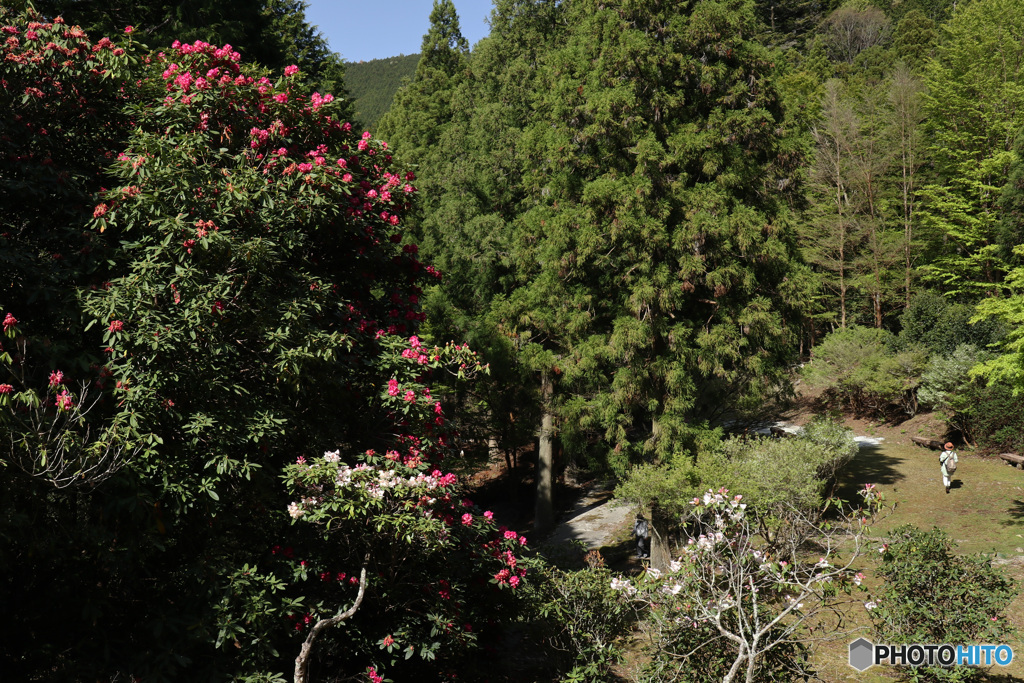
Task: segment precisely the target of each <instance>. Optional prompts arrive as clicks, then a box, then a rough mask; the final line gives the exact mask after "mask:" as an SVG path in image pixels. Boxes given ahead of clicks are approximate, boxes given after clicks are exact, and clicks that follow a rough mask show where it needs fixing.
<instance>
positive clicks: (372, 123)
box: [345, 54, 420, 130]
mask: <svg viewBox="0 0 1024 683" xmlns="http://www.w3.org/2000/svg"><path fill="white" fill-rule="evenodd" d="M419 61H420V56H419V54H412V55H400V56H398V57H387V58H385V59H371V60H370V61H368V62H346V64H345V86H346V87H347V88H348V91H349V93H351V95H352V108H353V109H354V110H355V118H356V119H357V120H358V121H359V122H360V123H361V124H362V125H363V126H365V127H366V129H367V130H376V126H377V121H379V120H380V117H382V116H384V114H385V113H387V111H388V109H389V108H390V107H391V101H392V100H393V99H394V97H395V93H397V92H398V89H399V88H400V87H401V86H402V83H403V81H405V79H407V78H411V77H412V75H413V74H414V73H415V72H416V65H417V64H418V63H419Z"/></svg>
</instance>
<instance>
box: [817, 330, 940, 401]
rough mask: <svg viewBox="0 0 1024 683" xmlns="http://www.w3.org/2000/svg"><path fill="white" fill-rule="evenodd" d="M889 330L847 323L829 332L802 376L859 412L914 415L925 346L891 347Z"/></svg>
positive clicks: (829, 396)
mask: <svg viewBox="0 0 1024 683" xmlns="http://www.w3.org/2000/svg"><path fill="white" fill-rule="evenodd" d="M893 346H894V338H893V336H892V334H891V333H889V332H886V331H885V330H879V329H874V328H867V327H857V326H853V327H848V328H846V329H840V330H836V331H835V332H833V333H832V334H830V335H828V336H827V337H825V339H824V340H823V341H822V343H821V344H820V345H818V346H817V347H816V348H815V350H814V357H813V359H812V360H811V362H810V363H809V364H808V365H807V366H806V367H805V368H804V373H803V376H804V379H805V380H806V381H807V383H808V384H809V385H811V386H814V387H820V388H822V389H824V390H825V394H824V397H825V400H826V401H828V402H831V403H834V404H835V405H836V406H837V407H841V408H845V409H848V410H851V411H853V412H854V413H857V414H861V415H873V416H879V417H882V416H888V415H892V414H901V415H904V416H907V415H914V414H915V413H916V412H917V393H916V390H917V385H918V383H919V382H920V379H921V373H922V372H923V371H924V365H925V362H926V361H927V358H928V354H927V352H926V350H925V349H924V347H921V346H910V347H909V348H906V349H903V350H899V351H892V350H891V349H892V347H893Z"/></svg>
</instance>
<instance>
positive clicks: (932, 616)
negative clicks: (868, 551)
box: [868, 526, 1014, 681]
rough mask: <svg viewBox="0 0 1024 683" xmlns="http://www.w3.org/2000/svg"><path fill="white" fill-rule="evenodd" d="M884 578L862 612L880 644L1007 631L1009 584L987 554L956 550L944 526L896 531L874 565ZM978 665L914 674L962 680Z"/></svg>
mask: <svg viewBox="0 0 1024 683" xmlns="http://www.w3.org/2000/svg"><path fill="white" fill-rule="evenodd" d="M878 575H879V577H880V578H881V579H882V580H883V581H884V583H882V584H881V586H880V587H879V589H878V593H877V594H876V595H875V602H877V607H875V608H874V609H872V610H870V611H869V612H868V614H869V615H870V616H871V621H872V623H873V625H874V628H875V633H876V634H877V637H878V639H879V640H880V642H884V643H893V644H901V643H953V644H960V643H999V642H1004V638H1005V636H1006V635H1007V634H1008V633H1009V627H1008V624H1007V622H1006V616H1005V610H1006V608H1007V606H1008V605H1009V604H1010V602H1011V601H1012V600H1013V596H1014V589H1013V584H1012V583H1011V582H1010V580H1009V579H1008V578H1007V577H1006V576H1005V575H1004V574H1003V572H1002V571H1000V570H999V569H997V568H996V567H993V566H992V564H991V560H990V559H989V558H987V557H984V556H980V555H974V556H970V555H959V554H957V553H956V545H955V543H954V541H953V540H952V539H950V538H949V537H948V536H947V535H946V534H945V533H944V532H943V531H941V530H940V529H938V528H933V529H931V530H930V531H924V530H921V529H918V528H916V527H913V526H903V527H900V528H898V529H896V530H895V531H894V532H893V534H892V535H891V536H890V538H889V542H888V544H887V546H886V547H885V552H884V554H883V556H882V566H881V567H880V568H879V570H878ZM978 673H980V669H978V668H975V667H966V666H964V667H954V668H952V669H940V668H939V667H929V668H921V669H918V670H917V672H916V674H915V678H914V680H921V681H963V680H968V679H971V678H974V677H975V676H976V675H977V674H978Z"/></svg>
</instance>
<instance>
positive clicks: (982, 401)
mask: <svg viewBox="0 0 1024 683" xmlns="http://www.w3.org/2000/svg"><path fill="white" fill-rule="evenodd" d="M949 400H950V403H949V405H950V409H951V410H952V414H951V416H950V418H949V425H950V427H952V428H954V429H957V430H959V431H960V433H961V434H963V436H964V438H965V439H966V440H967V441H969V442H971V443H975V444H976V445H977V446H978V448H980V449H982V450H984V451H989V452H996V453H1000V452H1013V453H1021V452H1024V402H1022V401H1021V400H1020V396H1019V395H1018V394H1016V393H1015V389H1014V387H1013V386H1011V385H1010V384H1008V383H1007V382H1001V381H997V382H993V383H992V384H986V383H985V382H984V380H981V379H977V378H975V379H973V380H972V381H970V382H968V383H967V384H966V385H965V386H963V387H962V388H961V391H959V392H957V393H956V394H954V395H952V396H951V397H950V399H949Z"/></svg>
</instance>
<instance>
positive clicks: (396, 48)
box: [306, 0, 492, 62]
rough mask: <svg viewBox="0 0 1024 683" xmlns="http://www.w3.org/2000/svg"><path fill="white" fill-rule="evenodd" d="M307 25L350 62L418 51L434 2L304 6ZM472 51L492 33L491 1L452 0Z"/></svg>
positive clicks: (372, 0) (366, 0)
mask: <svg viewBox="0 0 1024 683" xmlns="http://www.w3.org/2000/svg"><path fill="white" fill-rule="evenodd" d="M306 2H308V3H309V6H308V7H307V8H306V20H307V21H308V22H309V23H310V24H313V25H314V26H316V27H318V28H319V30H320V33H321V34H323V36H324V38H326V39H327V42H328V43H330V45H331V49H332V50H334V51H335V52H337V53H339V54H340V55H341V56H342V58H343V59H344V60H345V61H346V62H358V61H360V60H370V59H380V58H382V57H394V56H395V55H399V54H406V55H410V54H413V53H416V52H419V51H420V43H421V42H423V34H424V33H426V32H427V28H428V27H429V26H430V10H431V8H432V7H433V5H434V3H433V0H384V1H382V0H306ZM454 3H455V11H456V12H457V13H458V15H459V28H461V29H462V35H463V36H465V37H466V40H468V41H469V44H470V46H472V45H474V44H475V43H476V42H477V41H478V40H480V39H481V38H483V37H484V36H486V35H487V33H488V30H489V29H488V27H487V24H486V23H485V22H484V20H485V19H487V18H488V17H489V16H490V15H491V6H492V5H491V0H454Z"/></svg>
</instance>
